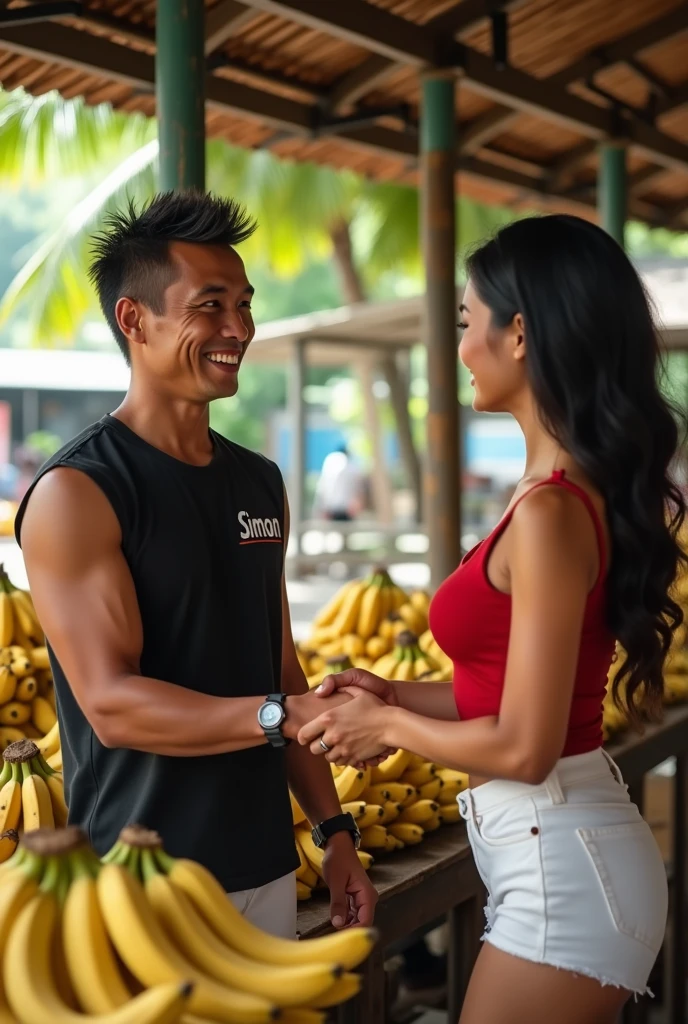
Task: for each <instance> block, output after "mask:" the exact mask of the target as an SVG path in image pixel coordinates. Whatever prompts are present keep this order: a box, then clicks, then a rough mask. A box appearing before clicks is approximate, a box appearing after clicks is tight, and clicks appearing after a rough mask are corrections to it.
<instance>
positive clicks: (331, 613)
mask: <svg viewBox="0 0 688 1024" xmlns="http://www.w3.org/2000/svg"><path fill="white" fill-rule="evenodd" d="M358 582H359V581H358V580H349V582H348V583H345V584H344V586H343V587H340V589H339V590H338V591H337V593H336V594H335V595H334V597H333V598H331V600H330V601H328V602H327V604H326V605H325V607H324V608H322V609H321V610H320V611H319V612H318V614H317V615H316V616H315V618H314V619H313V625H314V626H315V628H316V629H321V628H322V627H323V626H331V625H332V623H333V622H334V620H335V619H336V618H337V615H338V614H339V612H340V610H341V607H342V604H343V603H344V599H345V598H346V596H347V594H348V593H349V591H351V590H353V589H354V587H355V586H356V585H357V584H358Z"/></svg>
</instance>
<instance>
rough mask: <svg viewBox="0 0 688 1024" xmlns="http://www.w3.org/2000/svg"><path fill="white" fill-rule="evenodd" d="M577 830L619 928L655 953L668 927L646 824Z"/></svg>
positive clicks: (658, 862) (657, 859) (660, 870)
mask: <svg viewBox="0 0 688 1024" xmlns="http://www.w3.org/2000/svg"><path fill="white" fill-rule="evenodd" d="M576 833H577V835H578V836H579V838H580V840H581V842H582V843H583V845H584V846H585V849H586V850H587V852H588V855H589V857H590V860H591V861H592V864H593V867H594V869H595V874H596V875H597V878H598V880H599V882H600V886H601V888H602V892H603V894H604V898H605V902H606V904H607V908H608V910H609V913H610V914H611V916H612V920H613V921H614V924H615V926H616V928H617V930H618V931H619V932H621V933H622V934H623V935H628V936H629V937H630V938H632V939H636V940H637V941H638V942H642V943H643V944H644V945H646V946H648V947H649V948H650V949H652V950H653V951H654V952H655V953H656V952H658V951H659V948H660V946H661V944H662V940H663V938H664V930H665V928H666V918H667V882H666V874H665V871H664V864H663V863H662V858H661V854H660V852H659V849H658V847H657V844H656V842H655V840H654V837H653V835H652V833H651V831H650V828H649V826H648V824H647V822H645V821H635V822H631V823H629V824H626V825H608V826H604V827H601V828H579V829H576Z"/></svg>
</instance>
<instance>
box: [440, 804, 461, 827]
mask: <svg viewBox="0 0 688 1024" xmlns="http://www.w3.org/2000/svg"><path fill="white" fill-rule="evenodd" d="M460 819H461V815H460V814H459V805H458V804H457V802H456V800H455V801H454V802H453V803H451V804H446V805H445V804H442V805H441V806H440V821H441V822H442V824H443V825H453V824H454V822H456V821H460Z"/></svg>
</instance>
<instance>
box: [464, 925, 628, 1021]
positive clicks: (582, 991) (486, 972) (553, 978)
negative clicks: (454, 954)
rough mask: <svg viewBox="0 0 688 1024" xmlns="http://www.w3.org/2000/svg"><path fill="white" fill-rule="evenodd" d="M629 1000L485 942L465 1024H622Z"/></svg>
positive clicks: (622, 994)
mask: <svg viewBox="0 0 688 1024" xmlns="http://www.w3.org/2000/svg"><path fill="white" fill-rule="evenodd" d="M629 994H630V993H629V992H628V991H627V990H626V989H621V988H616V987H615V986H613V985H600V983H599V982H597V981H595V980H594V979H593V978H588V977H586V976H585V975H580V974H573V973H572V972H571V971H563V970H558V969H557V968H556V967H550V966H549V965H548V964H537V963H533V962H531V961H530V960H523V959H521V958H520V957H516V956H511V954H509V953H504V952H502V950H501V949H497V948H496V946H492V945H490V943H489V942H485V943H484V944H483V948H482V949H481V951H480V955H479V956H478V959H477V961H476V964H475V967H474V969H473V974H472V975H471V980H470V984H469V986H468V991H467V993H466V998H465V1000H464V1004H463V1009H462V1011H461V1019H460V1021H459V1024H552V1022H553V1021H556V1024H616V1022H617V1020H618V1016H619V1013H620V1012H621V1008H622V1007H623V1005H624V1003H625V1002H626V1000H627V999H628V998H629Z"/></svg>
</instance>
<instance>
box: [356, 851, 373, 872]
mask: <svg viewBox="0 0 688 1024" xmlns="http://www.w3.org/2000/svg"><path fill="white" fill-rule="evenodd" d="M356 856H357V857H358V862H359V864H360V865H361V867H362V868H363V870H364V871H370V869H371V868H372V866H373V863H374V861H373V857H372V856H371V854H369V853H368V852H367V851H366V850H356Z"/></svg>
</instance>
